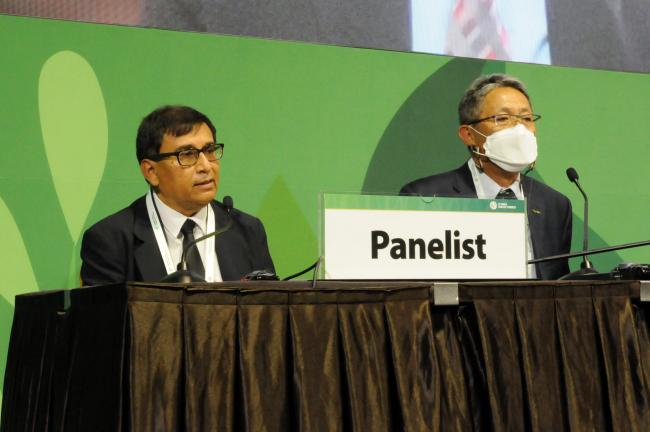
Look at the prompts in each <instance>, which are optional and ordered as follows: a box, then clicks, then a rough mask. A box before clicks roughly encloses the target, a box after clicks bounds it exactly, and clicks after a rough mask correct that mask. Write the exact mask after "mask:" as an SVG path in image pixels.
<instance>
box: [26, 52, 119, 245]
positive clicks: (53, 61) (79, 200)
mask: <svg viewBox="0 0 650 432" xmlns="http://www.w3.org/2000/svg"><path fill="white" fill-rule="evenodd" d="M38 108H39V113H40V118H41V131H42V134H43V143H44V145H45V152H46V154H47V159H48V163H49V165H50V171H51V173H52V180H53V182H54V187H55V189H56V193H57V196H58V198H59V202H60V204H61V208H62V209H63V213H64V215H65V220H66V223H67V225H68V230H69V232H70V237H71V238H72V241H73V243H76V242H77V240H78V239H79V236H80V235H81V230H82V228H83V224H84V221H85V220H86V217H87V216H88V212H89V211H90V207H91V205H92V203H93V199H94V197H95V194H96V193H97V188H98V186H99V182H100V180H101V178H102V175H103V173H104V165H105V162H106V154H107V148H108V121H107V117H106V108H105V104H104V97H103V95H102V91H101V88H100V86H99V82H98V81H97V77H96V75H95V72H94V71H93V69H92V67H91V66H90V64H88V62H87V61H86V60H85V59H84V58H83V57H81V56H80V55H79V54H77V53H74V52H72V51H61V52H58V53H56V54H55V55H53V56H52V57H50V58H49V59H48V60H47V61H46V62H45V64H44V65H43V69H42V70H41V75H40V78H39V86H38Z"/></svg>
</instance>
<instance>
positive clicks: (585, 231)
mask: <svg viewBox="0 0 650 432" xmlns="http://www.w3.org/2000/svg"><path fill="white" fill-rule="evenodd" d="M566 175H567V177H568V178H569V181H570V182H571V183H575V185H576V186H577V187H578V190H579V191H580V193H581V194H582V197H583V198H584V207H583V208H584V211H583V223H582V251H583V252H587V251H588V250H589V199H588V198H587V194H586V193H585V191H584V189H582V186H581V185H580V182H579V181H578V178H579V176H578V172H577V171H576V170H575V168H573V167H569V168H567V170H566ZM580 269H581V270H582V271H581V272H580V273H594V272H595V270H594V266H593V265H592V264H591V261H589V256H588V255H586V254H585V255H583V256H582V263H581V264H580Z"/></svg>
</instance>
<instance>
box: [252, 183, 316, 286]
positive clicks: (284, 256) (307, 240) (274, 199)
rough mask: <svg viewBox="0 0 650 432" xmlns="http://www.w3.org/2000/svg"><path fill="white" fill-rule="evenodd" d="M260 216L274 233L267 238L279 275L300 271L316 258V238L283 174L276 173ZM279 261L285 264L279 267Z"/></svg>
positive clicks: (308, 275)
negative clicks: (272, 236) (277, 174)
mask: <svg viewBox="0 0 650 432" xmlns="http://www.w3.org/2000/svg"><path fill="white" fill-rule="evenodd" d="M314 199H315V198H314ZM257 216H258V217H259V218H260V219H261V220H263V221H264V225H265V226H266V229H267V231H271V230H269V227H273V229H272V232H273V233H274V234H275V237H274V238H269V239H268V240H269V250H270V251H271V256H272V257H273V263H274V264H275V266H276V269H275V271H276V273H277V274H278V275H280V277H286V276H290V275H292V274H294V273H297V272H299V271H300V270H302V269H304V268H306V267H308V266H309V265H311V264H312V263H313V262H314V261H316V259H317V258H318V245H317V242H316V238H315V237H314V234H313V231H312V228H311V226H310V225H309V222H308V221H307V218H305V215H304V214H303V212H302V210H301V209H300V206H299V205H298V203H297V202H296V199H295V197H294V196H293V194H292V193H291V191H290V190H289V187H288V186H287V183H286V182H285V181H284V179H283V178H282V176H278V177H276V179H275V180H274V181H273V183H272V184H271V188H270V189H269V191H268V193H267V194H266V196H265V197H264V200H263V201H262V204H261V205H260V208H259V210H258V211H257ZM276 245H277V247H276ZM289 245H290V247H287V246H289ZM280 263H282V267H279V264H280ZM307 277H309V278H311V274H307V275H306V276H305V277H304V278H307Z"/></svg>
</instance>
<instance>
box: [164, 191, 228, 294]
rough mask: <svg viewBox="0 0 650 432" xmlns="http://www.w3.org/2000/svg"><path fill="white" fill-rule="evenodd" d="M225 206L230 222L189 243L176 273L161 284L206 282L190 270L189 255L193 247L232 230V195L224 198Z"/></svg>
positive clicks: (184, 249)
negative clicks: (188, 265) (188, 264)
mask: <svg viewBox="0 0 650 432" xmlns="http://www.w3.org/2000/svg"><path fill="white" fill-rule="evenodd" d="M223 205H224V207H226V217H227V218H228V222H226V224H225V225H224V226H223V227H221V228H219V229H217V230H214V231H213V232H211V233H208V234H206V235H204V236H201V237H199V238H197V239H195V240H194V241H193V242H190V243H188V245H187V246H185V248H183V253H182V254H181V261H180V262H179V263H178V267H176V271H175V272H174V273H170V274H168V275H167V276H165V277H164V278H162V279H161V280H160V282H178V283H191V282H205V279H203V278H202V277H201V276H199V275H198V274H196V273H194V272H192V271H190V270H188V268H187V253H188V252H189V251H190V250H191V249H192V247H193V246H194V245H195V244H197V243H199V242H201V241H203V240H205V239H209V238H210V237H216V236H219V235H220V234H223V233H224V232H226V231H228V230H229V229H230V227H231V226H232V218H231V215H230V212H231V211H232V208H233V200H232V197H231V196H230V195H228V196H225V197H224V198H223Z"/></svg>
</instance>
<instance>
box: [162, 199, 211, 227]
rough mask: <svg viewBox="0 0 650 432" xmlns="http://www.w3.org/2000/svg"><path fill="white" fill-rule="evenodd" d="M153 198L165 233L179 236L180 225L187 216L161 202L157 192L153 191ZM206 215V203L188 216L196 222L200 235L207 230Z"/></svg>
mask: <svg viewBox="0 0 650 432" xmlns="http://www.w3.org/2000/svg"><path fill="white" fill-rule="evenodd" d="M153 199H154V200H155V202H156V206H157V208H158V213H159V214H160V220H161V221H162V224H163V226H164V227H165V231H166V233H167V235H170V236H172V237H175V238H180V237H181V227H182V226H183V224H184V223H185V221H186V220H187V219H188V217H187V216H185V215H184V214H182V213H179V212H178V211H176V210H174V209H173V208H171V207H169V206H168V205H167V204H165V203H164V202H162V200H161V199H160V198H158V194H156V193H154V194H153ZM207 216H208V206H207V205H206V206H205V207H203V208H202V209H201V210H199V211H198V212H196V213H195V214H194V216H192V217H190V218H189V219H192V220H193V221H194V222H195V223H196V226H197V227H198V228H199V230H200V234H201V235H205V233H206V232H207V226H206V224H207V220H208V218H207Z"/></svg>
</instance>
